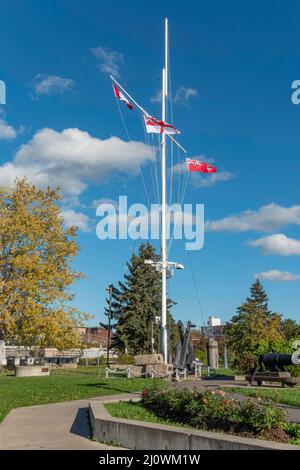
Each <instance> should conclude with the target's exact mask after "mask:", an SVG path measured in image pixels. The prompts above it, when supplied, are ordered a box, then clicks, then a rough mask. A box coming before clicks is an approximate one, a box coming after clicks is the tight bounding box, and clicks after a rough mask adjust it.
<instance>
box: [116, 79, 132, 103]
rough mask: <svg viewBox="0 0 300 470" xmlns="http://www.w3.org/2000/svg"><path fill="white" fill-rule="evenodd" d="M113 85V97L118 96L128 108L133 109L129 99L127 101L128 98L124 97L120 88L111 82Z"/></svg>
mask: <svg viewBox="0 0 300 470" xmlns="http://www.w3.org/2000/svg"><path fill="white" fill-rule="evenodd" d="M112 86H113V89H114V94H115V97H116V98H118V99H119V100H121V101H124V103H126V104H127V106H128V108H129V109H133V105H132V104H131V103H130V101H128V99H127V98H126V96H125V95H123V93H122V92H121V90H119V88H118V87H116V85H115V84H114V83H113V84H112Z"/></svg>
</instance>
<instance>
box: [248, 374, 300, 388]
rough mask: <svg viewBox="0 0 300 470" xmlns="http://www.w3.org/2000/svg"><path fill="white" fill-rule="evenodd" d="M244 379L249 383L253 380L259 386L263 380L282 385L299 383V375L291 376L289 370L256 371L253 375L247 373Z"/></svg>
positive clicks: (292, 385)
mask: <svg viewBox="0 0 300 470" xmlns="http://www.w3.org/2000/svg"><path fill="white" fill-rule="evenodd" d="M245 379H246V380H247V381H248V384H249V385H253V383H254V382H256V383H257V385H259V386H261V385H263V384H264V382H279V383H281V386H282V387H294V386H295V385H297V384H298V383H300V377H291V374H290V372H267V371H264V372H256V373H254V374H253V375H252V374H247V375H246V376H245Z"/></svg>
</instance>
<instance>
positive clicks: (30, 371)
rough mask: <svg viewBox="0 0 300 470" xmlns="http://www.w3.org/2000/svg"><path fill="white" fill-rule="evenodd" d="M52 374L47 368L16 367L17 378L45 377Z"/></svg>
mask: <svg viewBox="0 0 300 470" xmlns="http://www.w3.org/2000/svg"><path fill="white" fill-rule="evenodd" d="M49 374H50V369H49V367H47V366H16V367H15V375H16V377H43V376H47V375H49Z"/></svg>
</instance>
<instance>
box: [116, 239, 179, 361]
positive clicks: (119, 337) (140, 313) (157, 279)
mask: <svg viewBox="0 0 300 470" xmlns="http://www.w3.org/2000/svg"><path fill="white" fill-rule="evenodd" d="M158 258H159V257H158V255H157V254H156V253H155V249H154V247H153V246H152V245H151V244H150V243H146V244H142V245H141V246H140V248H139V250H138V254H134V253H133V254H132V256H131V259H130V261H129V262H128V263H127V269H128V272H127V273H126V274H125V275H124V280H123V281H122V282H121V281H120V282H119V283H118V287H114V289H113V294H112V298H113V301H112V319H113V322H114V324H115V329H114V334H113V340H112V347H113V348H115V349H117V350H118V351H120V352H127V353H128V354H149V353H150V352H151V330H152V325H153V332H154V340H155V343H154V345H155V349H156V350H158V342H159V339H158V336H159V334H158V327H157V326H156V325H155V317H157V316H160V311H161V275H160V273H159V272H157V271H156V270H155V269H154V268H153V267H152V266H149V265H146V264H145V263H144V260H145V259H152V260H153V261H156V260H158ZM173 304H174V302H172V301H171V300H170V299H168V312H167V323H168V330H169V333H170V344H171V349H173V350H174V346H175V344H176V341H177V339H178V333H177V326H176V323H175V321H174V319H173V317H172V315H171V313H170V311H169V310H170V308H171V306H172V305H173ZM152 322H153V323H152Z"/></svg>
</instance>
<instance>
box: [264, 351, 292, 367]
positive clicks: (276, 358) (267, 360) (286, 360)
mask: <svg viewBox="0 0 300 470" xmlns="http://www.w3.org/2000/svg"><path fill="white" fill-rule="evenodd" d="M260 361H261V363H262V364H264V366H265V367H274V366H277V367H282V366H292V365H299V364H300V354H299V351H295V352H294V353H293V354H279V353H266V354H263V355H262V356H261V357H260Z"/></svg>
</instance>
